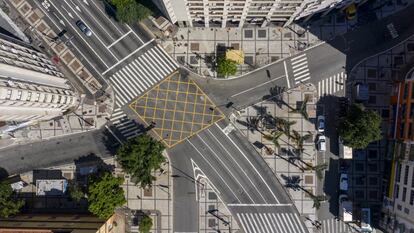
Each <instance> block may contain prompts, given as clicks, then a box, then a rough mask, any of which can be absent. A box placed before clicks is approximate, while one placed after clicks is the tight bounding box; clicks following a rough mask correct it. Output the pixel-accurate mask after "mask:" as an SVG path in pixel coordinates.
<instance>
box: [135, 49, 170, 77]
mask: <svg viewBox="0 0 414 233" xmlns="http://www.w3.org/2000/svg"><path fill="white" fill-rule="evenodd" d="M147 56H148V55H147V54H146V53H144V54H142V56H141V57H139V58H140V59H141V58H142V60H143V58H145V60H143V62H144V63H145V64H146V66H147V67H149V68H150V70H149V71H150V72H152V73H153V74H154V77H155V78H158V77H160V76H161V77H163V76H164V74H163V73H161V71H160V69H156V68H155V67H154V66H153V65H152V63H151V62H150V59H149V58H148V57H147Z"/></svg>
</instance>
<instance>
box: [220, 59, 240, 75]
mask: <svg viewBox="0 0 414 233" xmlns="http://www.w3.org/2000/svg"><path fill="white" fill-rule="evenodd" d="M236 72H237V62H235V61H232V60H229V59H226V58H225V57H220V58H218V60H217V73H218V75H220V76H228V75H235V74H236Z"/></svg>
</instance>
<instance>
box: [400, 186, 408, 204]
mask: <svg viewBox="0 0 414 233" xmlns="http://www.w3.org/2000/svg"><path fill="white" fill-rule="evenodd" d="M406 197H407V188H406V187H404V188H403V192H402V197H401V200H402V201H403V202H405V198H406Z"/></svg>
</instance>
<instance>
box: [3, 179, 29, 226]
mask: <svg viewBox="0 0 414 233" xmlns="http://www.w3.org/2000/svg"><path fill="white" fill-rule="evenodd" d="M23 205H24V201H23V200H16V199H15V198H13V189H12V188H11V187H10V184H7V183H5V182H0V217H3V218H7V217H9V216H11V215H15V214H17V213H19V212H20V208H22V206H23Z"/></svg>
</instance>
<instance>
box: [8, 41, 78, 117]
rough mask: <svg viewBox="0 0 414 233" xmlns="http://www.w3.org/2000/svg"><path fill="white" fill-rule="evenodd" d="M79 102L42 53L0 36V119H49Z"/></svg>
mask: <svg viewBox="0 0 414 233" xmlns="http://www.w3.org/2000/svg"><path fill="white" fill-rule="evenodd" d="M78 104H79V97H78V94H77V92H76V91H75V90H74V89H73V88H72V87H71V85H70V84H69V83H68V80H67V79H65V78H63V74H62V73H61V72H60V71H59V70H58V69H57V67H56V66H55V65H54V64H53V63H52V61H51V60H50V59H49V58H48V57H47V56H46V55H45V54H43V53H41V52H38V51H37V50H35V49H33V48H31V47H30V46H29V45H27V44H25V43H23V42H21V41H19V40H16V39H14V38H11V37H8V36H6V35H2V34H1V35H0V121H17V122H25V121H34V120H36V121H38V120H49V119H52V118H55V117H58V116H61V115H63V114H64V113H65V112H66V111H68V110H69V109H71V108H75V107H76V106H78Z"/></svg>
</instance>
